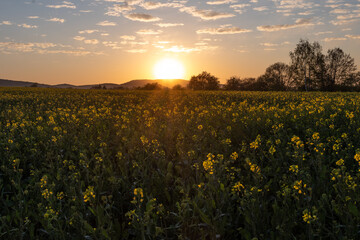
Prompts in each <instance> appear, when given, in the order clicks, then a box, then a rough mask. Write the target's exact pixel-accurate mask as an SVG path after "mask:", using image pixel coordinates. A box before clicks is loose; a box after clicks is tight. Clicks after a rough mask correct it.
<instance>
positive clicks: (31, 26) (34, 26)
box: [18, 23, 38, 28]
mask: <svg viewBox="0 0 360 240" xmlns="http://www.w3.org/2000/svg"><path fill="white" fill-rule="evenodd" d="M18 26H19V27H23V28H38V26H36V25H29V24H26V23H23V24H19V25H18Z"/></svg>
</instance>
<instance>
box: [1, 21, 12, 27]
mask: <svg viewBox="0 0 360 240" xmlns="http://www.w3.org/2000/svg"><path fill="white" fill-rule="evenodd" d="M1 25H8V26H10V25H12V22H10V21H2V22H1V23H0V26H1Z"/></svg>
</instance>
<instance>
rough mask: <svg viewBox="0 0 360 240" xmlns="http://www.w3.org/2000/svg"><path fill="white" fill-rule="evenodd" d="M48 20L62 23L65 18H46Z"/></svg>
mask: <svg viewBox="0 0 360 240" xmlns="http://www.w3.org/2000/svg"><path fill="white" fill-rule="evenodd" d="M46 21H48V22H59V23H64V22H65V19H62V18H51V19H48V20H46Z"/></svg>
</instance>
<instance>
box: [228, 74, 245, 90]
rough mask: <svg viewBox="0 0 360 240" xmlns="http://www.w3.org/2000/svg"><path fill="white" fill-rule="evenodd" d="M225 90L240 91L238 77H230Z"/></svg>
mask: <svg viewBox="0 0 360 240" xmlns="http://www.w3.org/2000/svg"><path fill="white" fill-rule="evenodd" d="M225 90H241V79H240V78H239V77H235V76H233V77H231V78H229V79H228V80H227V82H226V84H225Z"/></svg>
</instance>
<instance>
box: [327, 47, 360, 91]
mask: <svg viewBox="0 0 360 240" xmlns="http://www.w3.org/2000/svg"><path fill="white" fill-rule="evenodd" d="M325 61H326V69H327V77H328V83H329V88H330V89H333V88H334V86H335V85H343V86H354V85H355V84H356V73H355V71H356V69H357V68H356V65H355V61H354V59H353V58H352V57H351V56H350V54H345V53H344V51H343V50H342V49H340V48H334V49H329V50H328V53H327V55H326V58H325Z"/></svg>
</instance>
